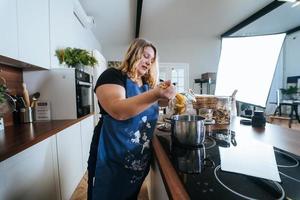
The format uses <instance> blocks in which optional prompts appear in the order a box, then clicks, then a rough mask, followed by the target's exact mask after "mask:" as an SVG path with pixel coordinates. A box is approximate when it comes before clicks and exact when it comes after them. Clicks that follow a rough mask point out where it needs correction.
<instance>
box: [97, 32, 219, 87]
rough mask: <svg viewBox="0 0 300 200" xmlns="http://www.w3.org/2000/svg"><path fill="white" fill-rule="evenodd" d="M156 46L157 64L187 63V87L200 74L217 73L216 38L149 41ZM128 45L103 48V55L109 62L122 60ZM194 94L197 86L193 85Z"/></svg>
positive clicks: (191, 84)
mask: <svg viewBox="0 0 300 200" xmlns="http://www.w3.org/2000/svg"><path fill="white" fill-rule="evenodd" d="M146 39H148V40H150V41H151V42H153V44H154V45H155V46H156V48H157V51H158V56H159V62H162V63H176V62H177V63H188V64H189V66H190V68H189V74H190V80H189V87H190V88H192V87H193V82H194V79H195V78H200V77H201V74H202V73H205V72H217V68H218V63H219V56H220V50H221V40H220V39H219V38H217V37H202V38H200V37H199V38H195V39H190V38H186V39H185V38H184V39H178V40H176V41H175V40H161V41H157V40H151V38H146ZM127 47H128V45H123V46H110V47H109V46H103V54H104V57H106V59H107V60H108V61H109V60H122V59H123V56H124V54H125V51H126V49H127ZM195 89H196V92H197V93H198V92H199V86H198V85H195Z"/></svg>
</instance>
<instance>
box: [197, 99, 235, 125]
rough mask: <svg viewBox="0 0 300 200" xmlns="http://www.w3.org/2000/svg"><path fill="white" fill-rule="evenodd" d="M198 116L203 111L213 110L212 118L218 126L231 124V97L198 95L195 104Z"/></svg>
mask: <svg viewBox="0 0 300 200" xmlns="http://www.w3.org/2000/svg"><path fill="white" fill-rule="evenodd" d="M193 107H194V109H196V110H197V114H200V111H201V110H203V109H212V111H213V114H212V118H213V119H214V120H215V123H216V124H230V115H231V113H230V112H231V97H229V96H215V95H198V96H196V101H195V102H194V103H193Z"/></svg>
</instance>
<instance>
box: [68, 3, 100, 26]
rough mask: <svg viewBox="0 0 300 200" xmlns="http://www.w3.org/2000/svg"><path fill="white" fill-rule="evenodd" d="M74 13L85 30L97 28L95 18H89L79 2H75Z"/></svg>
mask: <svg viewBox="0 0 300 200" xmlns="http://www.w3.org/2000/svg"><path fill="white" fill-rule="evenodd" d="M73 13H74V15H75V16H76V18H77V19H78V21H79V22H80V23H81V25H82V26H83V27H84V28H92V27H93V26H95V19H94V17H93V16H88V15H87V14H86V12H85V10H84V9H83V7H82V5H81V3H80V2H79V1H78V0H75V1H74V4H73Z"/></svg>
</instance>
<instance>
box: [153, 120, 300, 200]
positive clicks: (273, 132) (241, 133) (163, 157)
mask: <svg viewBox="0 0 300 200" xmlns="http://www.w3.org/2000/svg"><path fill="white" fill-rule="evenodd" d="M240 119H241V118H239V117H237V118H234V119H233V120H232V122H231V124H230V125H229V126H224V125H223V126H214V127H210V128H211V129H212V130H216V129H224V128H230V129H231V130H233V131H235V134H236V137H237V138H239V137H242V138H245V139H255V140H258V141H261V142H264V143H267V144H271V145H273V146H274V147H276V148H279V149H281V150H284V151H287V152H290V153H292V154H294V155H296V156H300V132H299V131H295V130H292V129H287V128H283V127H280V126H277V125H273V124H268V123H267V124H266V127H265V128H252V127H251V126H246V125H241V124H240V123H239V121H240ZM156 135H157V136H154V139H153V147H154V153H155V158H156V161H157V163H158V166H159V170H160V173H161V176H162V180H163V182H164V186H165V188H166V191H167V193H168V196H169V198H170V199H190V198H191V197H190V192H188V191H189V190H190V188H189V187H193V188H195V187H196V188H197V186H198V188H199V185H194V186H193V185H191V182H189V181H190V179H189V178H187V176H183V175H182V174H180V173H178V169H177V168H176V166H174V163H173V162H172V160H171V159H170V152H169V151H168V144H166V143H164V140H162V139H161V138H164V137H169V139H170V133H168V132H161V131H158V130H156ZM158 136H159V137H158ZM161 136H162V137H161ZM166 148H167V149H166ZM207 152H209V151H207ZM298 167H299V166H298ZM296 170H297V169H296ZM184 177H185V178H184ZM188 177H192V179H194V181H195V178H196V177H197V174H194V175H191V176H188ZM200 177H201V175H200ZM211 179H213V178H212V177H211V178H208V180H211ZM184 180H187V181H188V183H186V181H184ZM199 180H200V182H199V181H198V182H195V183H197V184H201V183H202V182H203V181H201V179H199ZM205 183H206V184H210V183H208V181H207V182H205V181H204V184H205ZM186 184H190V185H186ZM214 184H217V183H214ZM190 191H191V190H190ZM214 191H218V190H217V189H215V190H214ZM217 195H219V197H220V195H222V194H217ZM196 196H197V195H196ZM203 197H204V196H203ZM236 197H237V196H236Z"/></svg>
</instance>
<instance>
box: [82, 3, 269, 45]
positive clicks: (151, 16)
mask: <svg viewBox="0 0 300 200" xmlns="http://www.w3.org/2000/svg"><path fill="white" fill-rule="evenodd" d="M272 1H273V0H242V1H237V0H226V1H225V0H222V1H221V0H188V1H183V0H144V1H143V7H142V15H141V23H140V37H144V38H147V39H149V40H152V41H153V40H155V41H162V40H174V41H176V40H178V39H181V38H189V39H192V38H207V37H219V36H220V35H221V34H222V33H224V32H226V31H227V30H228V29H230V28H231V27H233V26H235V25H236V24H238V23H240V22H241V21H243V20H244V19H246V18H247V17H249V16H250V15H252V14H254V13H255V12H256V11H258V10H260V9H261V8H263V7H264V6H266V5H267V4H269V3H271V2H272ZM80 2H81V4H82V5H83V7H84V9H85V10H86V12H87V14H88V15H91V16H93V17H94V18H95V21H96V26H95V27H94V28H92V31H93V32H94V34H95V36H96V38H97V39H98V40H99V42H100V43H101V45H102V47H105V46H108V45H128V44H129V42H130V41H131V40H132V39H133V38H134V37H135V23H136V6H137V0H109V1H107V0H106V1H105V0H80Z"/></svg>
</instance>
